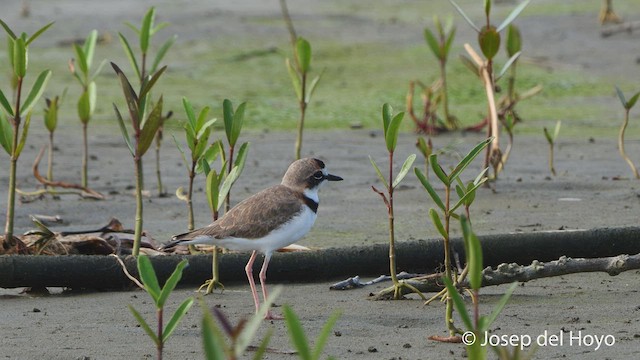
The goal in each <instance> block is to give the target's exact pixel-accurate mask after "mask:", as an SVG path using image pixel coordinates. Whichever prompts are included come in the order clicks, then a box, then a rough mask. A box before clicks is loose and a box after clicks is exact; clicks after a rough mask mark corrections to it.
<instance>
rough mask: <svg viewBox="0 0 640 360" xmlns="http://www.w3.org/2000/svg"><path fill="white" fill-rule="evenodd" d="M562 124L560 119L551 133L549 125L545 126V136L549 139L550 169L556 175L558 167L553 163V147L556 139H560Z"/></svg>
mask: <svg viewBox="0 0 640 360" xmlns="http://www.w3.org/2000/svg"><path fill="white" fill-rule="evenodd" d="M561 124H562V122H561V121H558V122H557V123H556V127H555V129H554V130H553V134H551V133H550V132H549V130H548V129H547V127H546V126H545V127H544V128H543V131H544V137H545V138H546V139H547V143H549V171H550V172H551V175H553V176H556V168H555V166H554V165H553V158H554V155H553V148H554V147H555V143H556V140H557V139H558V134H560V125H561Z"/></svg>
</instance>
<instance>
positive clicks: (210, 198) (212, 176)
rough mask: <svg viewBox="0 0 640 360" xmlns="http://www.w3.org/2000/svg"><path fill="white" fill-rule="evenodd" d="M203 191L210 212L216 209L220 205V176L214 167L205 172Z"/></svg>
mask: <svg viewBox="0 0 640 360" xmlns="http://www.w3.org/2000/svg"><path fill="white" fill-rule="evenodd" d="M205 191H206V195H207V202H208V203H209V209H210V210H211V212H214V211H216V210H218V209H219V208H220V205H221V204H220V202H219V196H218V194H219V193H220V177H219V175H218V171H216V170H215V169H211V171H209V173H208V174H207V185H206V189H205Z"/></svg>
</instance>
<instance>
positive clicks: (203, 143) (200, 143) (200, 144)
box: [189, 128, 211, 162]
mask: <svg viewBox="0 0 640 360" xmlns="http://www.w3.org/2000/svg"><path fill="white" fill-rule="evenodd" d="M210 133H211V128H205V129H204V131H203V132H202V135H201V136H199V137H197V138H195V139H194V140H193V142H190V144H189V145H190V146H194V147H193V148H192V150H191V152H192V154H191V158H192V159H193V160H194V161H196V162H197V161H198V159H199V158H200V157H202V155H203V154H204V152H205V150H206V149H207V142H208V141H209V134H210Z"/></svg>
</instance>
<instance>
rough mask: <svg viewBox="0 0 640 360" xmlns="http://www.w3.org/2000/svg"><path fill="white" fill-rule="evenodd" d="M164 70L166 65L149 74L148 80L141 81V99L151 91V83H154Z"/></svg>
mask: <svg viewBox="0 0 640 360" xmlns="http://www.w3.org/2000/svg"><path fill="white" fill-rule="evenodd" d="M165 70H167V67H166V66H163V67H161V68H160V70H158V71H156V72H155V73H154V74H153V75H152V76H151V78H150V79H149V81H143V85H142V89H140V95H139V96H140V98H141V99H143V98H144V97H145V96H147V94H148V93H149V92H150V91H151V88H153V85H155V84H156V82H157V81H158V79H160V75H162V73H164V71H165Z"/></svg>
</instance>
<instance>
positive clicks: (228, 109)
mask: <svg viewBox="0 0 640 360" xmlns="http://www.w3.org/2000/svg"><path fill="white" fill-rule="evenodd" d="M222 115H223V117H224V131H225V133H226V134H227V141H228V142H229V144H230V145H231V146H233V145H232V144H235V143H233V142H232V138H233V118H234V116H233V103H232V102H231V100H229V99H224V100H223V101H222Z"/></svg>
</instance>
